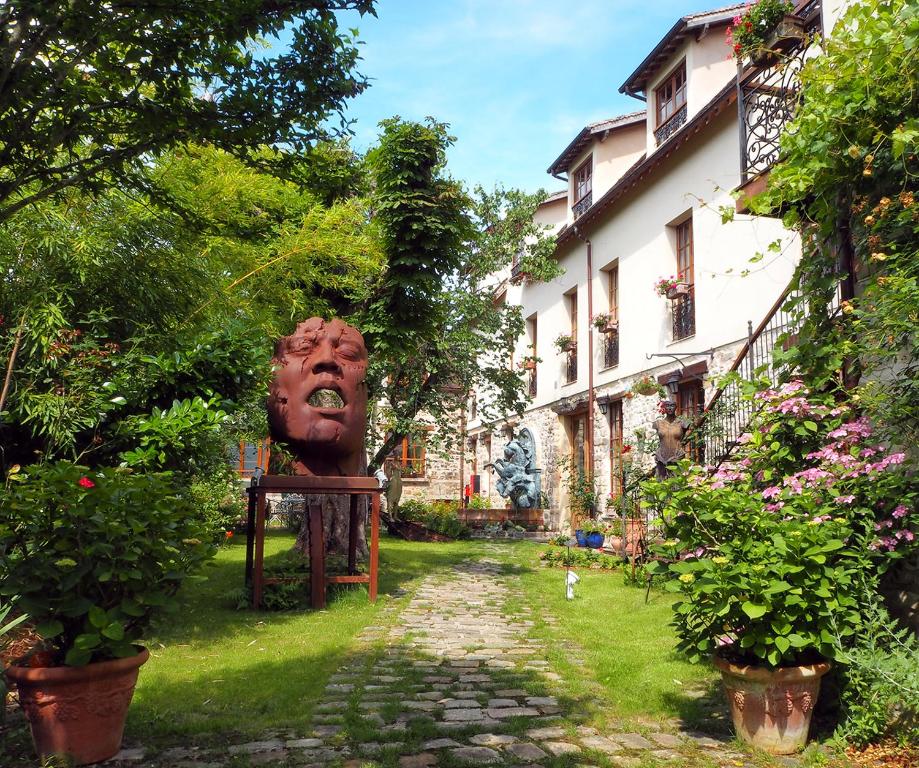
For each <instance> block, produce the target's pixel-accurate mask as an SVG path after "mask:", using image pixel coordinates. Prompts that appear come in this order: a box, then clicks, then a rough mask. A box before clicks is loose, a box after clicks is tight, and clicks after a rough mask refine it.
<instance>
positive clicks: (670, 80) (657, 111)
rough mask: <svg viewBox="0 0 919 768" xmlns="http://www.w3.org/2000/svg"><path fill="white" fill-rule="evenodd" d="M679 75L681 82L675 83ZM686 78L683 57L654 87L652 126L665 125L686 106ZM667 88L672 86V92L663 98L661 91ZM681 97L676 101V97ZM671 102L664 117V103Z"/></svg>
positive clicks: (656, 127)
mask: <svg viewBox="0 0 919 768" xmlns="http://www.w3.org/2000/svg"><path fill="white" fill-rule="evenodd" d="M679 76H682V82H681V83H680V84H679V85H677V84H676V80H677V78H678V77H679ZM687 85H688V80H687V77H686V59H683V60H682V61H681V62H680V63H679V64H677V65H676V66H675V67H674V68H673V69H672V70H670V72H669V74H668V75H667V76H666V77H665V78H664V79H663V80H661V82H660V85H658V86H657V87H656V88H655V89H654V120H655V125H654V128H655V130H657V129H658V128H660V127H661V126H664V125H666V124H667V123H669V122H670V121H671V120H673V118H674V117H676V115H677V113H678V112H679V111H680V110H681V109H682V108H683V107H684V106H686V101H687V91H688V88H687ZM667 88H672V89H673V90H672V94H671V96H670V97H669V98H663V91H664V90H665V89H667ZM680 98H681V99H682V100H681V101H678V99H680ZM668 103H672V108H671V110H670V113H669V114H668V115H667V116H666V117H662V114H661V113H662V111H663V107H664V105H666V104H668Z"/></svg>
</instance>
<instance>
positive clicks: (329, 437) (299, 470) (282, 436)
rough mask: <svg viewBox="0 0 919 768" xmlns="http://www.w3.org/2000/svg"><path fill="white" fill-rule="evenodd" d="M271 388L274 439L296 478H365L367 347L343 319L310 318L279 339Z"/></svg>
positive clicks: (269, 424)
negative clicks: (289, 456)
mask: <svg viewBox="0 0 919 768" xmlns="http://www.w3.org/2000/svg"><path fill="white" fill-rule="evenodd" d="M272 362H273V363H274V364H275V368H276V370H275V375H274V379H273V380H272V382H271V386H270V388H269V390H268V426H269V431H270V433H271V439H272V440H273V441H275V442H278V443H281V444H282V445H285V446H287V448H288V449H289V450H290V452H291V453H292V454H293V456H294V462H293V470H294V474H297V475H341V476H346V477H356V476H359V475H364V474H365V469H366V465H365V461H366V458H365V456H364V435H365V430H366V425H367V383H366V375H367V348H366V347H365V346H364V337H363V336H361V334H360V331H358V330H357V329H356V328H352V327H351V326H350V325H348V324H346V323H344V322H342V321H341V320H337V319H336V320H330V321H325V320H323V319H322V318H319V317H311V318H310V319H309V320H306V321H304V322H302V323H300V324H299V325H298V326H297V328H296V330H295V331H294V333H293V334H292V335H290V336H285V337H284V338H282V339H281V340H279V341H278V343H277V345H276V347H275V354H274V358H273V360H272Z"/></svg>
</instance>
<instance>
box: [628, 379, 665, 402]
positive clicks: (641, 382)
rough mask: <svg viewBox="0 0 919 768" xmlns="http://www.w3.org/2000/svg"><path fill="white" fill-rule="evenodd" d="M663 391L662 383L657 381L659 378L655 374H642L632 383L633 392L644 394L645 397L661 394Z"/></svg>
mask: <svg viewBox="0 0 919 768" xmlns="http://www.w3.org/2000/svg"><path fill="white" fill-rule="evenodd" d="M661 391H662V387H661V385H660V384H658V383H657V379H655V378H654V377H653V376H648V375H645V376H642V377H641V378H640V379H637V380H636V381H635V382H634V383H633V384H632V392H634V393H635V394H637V395H644V396H645V397H650V396H651V395H657V394H660V392H661Z"/></svg>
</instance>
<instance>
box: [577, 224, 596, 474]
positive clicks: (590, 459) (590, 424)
mask: <svg viewBox="0 0 919 768" xmlns="http://www.w3.org/2000/svg"><path fill="white" fill-rule="evenodd" d="M574 235H575V237H577V238H578V239H579V240H583V241H584V243H585V244H586V245H587V438H588V440H589V441H590V450H589V451H588V452H587V474H588V476H589V477H590V479H591V480H593V477H594V402H595V400H596V397H595V394H594V334H593V330H592V329H593V322H592V320H591V318H592V317H593V316H594V288H593V253H592V251H591V245H590V240H588V239H587V238H586V237H584V236H583V235H582V234H581V230H580V229H578V227H577V226H575V227H574Z"/></svg>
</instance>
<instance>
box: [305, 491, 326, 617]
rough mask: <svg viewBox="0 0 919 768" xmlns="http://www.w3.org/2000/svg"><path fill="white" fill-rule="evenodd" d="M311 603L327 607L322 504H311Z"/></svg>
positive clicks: (319, 606) (317, 606)
mask: <svg viewBox="0 0 919 768" xmlns="http://www.w3.org/2000/svg"><path fill="white" fill-rule="evenodd" d="M309 527H310V531H309V533H310V605H311V606H312V607H313V608H325V585H326V579H325V534H324V533H323V530H322V506H321V505H320V504H313V505H310V511H309Z"/></svg>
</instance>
